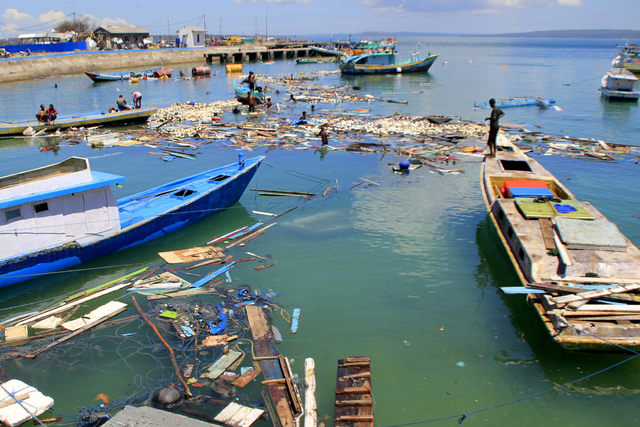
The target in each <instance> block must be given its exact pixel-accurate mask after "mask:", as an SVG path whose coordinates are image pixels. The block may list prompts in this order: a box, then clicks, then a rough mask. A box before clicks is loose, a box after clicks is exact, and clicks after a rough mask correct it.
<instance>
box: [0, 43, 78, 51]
mask: <svg viewBox="0 0 640 427" xmlns="http://www.w3.org/2000/svg"><path fill="white" fill-rule="evenodd" d="M76 46H77V47H76ZM2 47H3V48H4V49H5V50H6V51H7V52H11V53H19V52H26V51H27V49H29V50H30V51H31V52H43V51H44V52H73V51H74V50H76V49H77V50H87V42H64V43H46V44H44V43H33V44H14V45H8V46H2Z"/></svg>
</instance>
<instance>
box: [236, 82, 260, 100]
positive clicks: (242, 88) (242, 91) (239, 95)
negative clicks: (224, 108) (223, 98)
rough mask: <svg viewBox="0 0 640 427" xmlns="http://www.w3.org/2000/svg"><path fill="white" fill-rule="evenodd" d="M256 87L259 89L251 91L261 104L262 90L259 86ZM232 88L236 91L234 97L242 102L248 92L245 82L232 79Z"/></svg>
mask: <svg viewBox="0 0 640 427" xmlns="http://www.w3.org/2000/svg"><path fill="white" fill-rule="evenodd" d="M258 89H260V90H254V91H253V92H251V93H252V94H253V96H254V97H255V98H256V101H257V103H258V104H261V103H262V101H263V100H264V92H263V91H262V89H261V88H260V87H259V86H258ZM233 90H234V91H235V93H236V99H237V100H238V101H240V102H242V103H243V104H244V103H245V102H246V99H247V94H248V93H249V85H248V84H246V83H242V82H241V81H240V82H239V81H237V80H234V81H233Z"/></svg>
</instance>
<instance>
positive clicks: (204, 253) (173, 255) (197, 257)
mask: <svg viewBox="0 0 640 427" xmlns="http://www.w3.org/2000/svg"><path fill="white" fill-rule="evenodd" d="M158 255H160V257H162V259H164V260H165V261H166V262H168V263H169V264H183V263H188V262H194V261H203V260H208V259H214V258H221V255H222V250H221V249H220V248H214V247H213V246H205V247H198V248H190V249H184V250H181V251H171V252H160V253H158Z"/></svg>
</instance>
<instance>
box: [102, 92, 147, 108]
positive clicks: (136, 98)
mask: <svg viewBox="0 0 640 427" xmlns="http://www.w3.org/2000/svg"><path fill="white" fill-rule="evenodd" d="M131 98H133V108H132V107H130V106H129V105H128V104H127V100H126V99H124V96H122V95H120V96H119V97H118V100H117V101H116V105H117V106H118V108H117V109H116V108H113V107H111V108H109V112H110V113H112V112H114V111H124V110H135V109H136V108H142V94H141V93H140V92H132V93H131Z"/></svg>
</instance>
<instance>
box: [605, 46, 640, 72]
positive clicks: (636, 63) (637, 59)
mask: <svg viewBox="0 0 640 427" xmlns="http://www.w3.org/2000/svg"><path fill="white" fill-rule="evenodd" d="M616 47H617V48H620V52H619V53H618V54H617V55H616V57H615V58H614V59H613V61H611V65H612V66H613V67H614V68H624V69H626V70H629V71H631V72H632V73H635V74H640V47H638V46H636V45H635V44H629V43H628V42H627V43H626V44H625V45H618V46H616Z"/></svg>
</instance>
